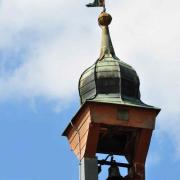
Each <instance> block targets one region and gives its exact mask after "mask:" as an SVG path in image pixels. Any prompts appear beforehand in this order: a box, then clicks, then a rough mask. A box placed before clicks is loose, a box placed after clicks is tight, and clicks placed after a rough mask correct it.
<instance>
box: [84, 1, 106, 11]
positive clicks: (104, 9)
mask: <svg viewBox="0 0 180 180" xmlns="http://www.w3.org/2000/svg"><path fill="white" fill-rule="evenodd" d="M86 6H87V7H103V11H104V12H105V11H106V6H105V0H94V2H93V3H89V4H87V5H86Z"/></svg>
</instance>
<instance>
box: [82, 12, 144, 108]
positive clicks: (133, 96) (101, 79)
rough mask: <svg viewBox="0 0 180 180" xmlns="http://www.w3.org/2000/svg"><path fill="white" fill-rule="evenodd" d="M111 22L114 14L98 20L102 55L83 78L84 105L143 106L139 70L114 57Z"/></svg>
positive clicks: (86, 71)
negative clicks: (94, 103) (91, 103)
mask: <svg viewBox="0 0 180 180" xmlns="http://www.w3.org/2000/svg"><path fill="white" fill-rule="evenodd" d="M111 20H112V17H111V15H109V14H108V13H106V12H102V13H101V14H100V16H99V18H98V22H99V25H100V27H101V29H102V43H101V52H100V56H99V58H98V60H97V61H96V62H95V63H94V64H93V65H92V66H91V67H89V68H88V69H86V70H85V71H84V72H83V74H82V75H81V77H80V80H79V94H80V101H81V104H83V103H85V102H86V101H96V102H105V103H118V104H131V105H135V106H144V105H145V104H144V103H142V102H141V100H140V91H139V86H140V82H139V77H138V75H137V73H136V71H135V70H134V69H133V68H132V67H131V66H130V65H128V64H126V63H124V62H123V61H121V60H120V59H119V58H117V56H116V54H115V51H114V48H113V45H112V41H111V37H110V33H109V28H108V25H109V24H110V23H111Z"/></svg>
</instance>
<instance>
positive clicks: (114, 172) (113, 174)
mask: <svg viewBox="0 0 180 180" xmlns="http://www.w3.org/2000/svg"><path fill="white" fill-rule="evenodd" d="M108 172H109V176H108V178H107V180H122V179H123V177H122V176H121V175H120V172H119V168H118V166H117V165H116V164H115V162H114V163H113V164H112V165H111V166H110V168H109V169H108Z"/></svg>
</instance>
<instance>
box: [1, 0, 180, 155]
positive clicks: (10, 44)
mask: <svg viewBox="0 0 180 180" xmlns="http://www.w3.org/2000/svg"><path fill="white" fill-rule="evenodd" d="M85 3H86V2H83V1H82V2H80V1H77V0H75V1H73V2H72V1H65V0H31V1H29V0H3V1H1V3H0V39H1V41H0V52H2V53H0V76H1V77H0V100H1V101H2V100H7V99H13V98H31V97H33V98H34V97H38V96H41V97H44V98H47V99H60V100H65V99H70V98H72V97H73V95H74V94H75V93H76V94H77V84H78V79H79V77H80V74H81V72H82V71H83V70H84V69H85V68H86V67H88V66H90V65H91V64H92V63H93V62H94V61H95V60H96V58H97V57H98V54H99V45H100V32H99V31H100V29H99V28H98V25H97V15H98V10H97V9H96V8H95V9H86V8H85V7H84V4H85ZM107 3H108V7H109V8H108V9H109V11H110V13H111V15H112V16H113V21H112V24H111V27H110V29H111V35H112V39H113V43H114V46H115V50H116V54H117V56H118V57H119V58H121V59H122V60H125V61H126V62H127V63H129V64H131V65H133V66H134V67H135V69H136V70H137V72H138V74H139V76H140V79H141V93H142V99H143V100H144V101H145V102H147V103H149V104H152V105H156V106H159V107H161V108H162V112H161V114H162V120H160V121H159V125H160V127H161V129H162V130H163V131H165V132H168V134H170V136H173V137H175V138H174V140H175V142H176V143H177V144H178V146H177V152H179V156H180V143H179V139H180V135H179V125H180V123H179V120H178V117H179V112H180V110H179V107H178V106H179V104H180V96H179V92H180V81H179V80H178V77H179V76H180V71H179V67H180V60H179V59H180V53H179V47H180V35H179V32H180V21H179V19H178V17H179V16H180V11H179V8H180V2H179V1H178V0H173V1H168V0H163V1H162V0H151V1H150V0H147V1H143V0H134V1H130V0H126V1H113V2H111V1H107ZM169 114H173V115H174V118H172V119H171V121H168V120H166V121H163V118H164V117H167V115H169ZM166 119H167V118H166ZM169 127H171V129H173V130H171V131H169Z"/></svg>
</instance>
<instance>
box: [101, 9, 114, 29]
mask: <svg viewBox="0 0 180 180" xmlns="http://www.w3.org/2000/svg"><path fill="white" fill-rule="evenodd" d="M111 21H112V17H111V15H110V14H108V13H107V12H102V13H101V14H100V15H99V17H98V23H99V25H100V26H108V25H109V24H110V23H111Z"/></svg>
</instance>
